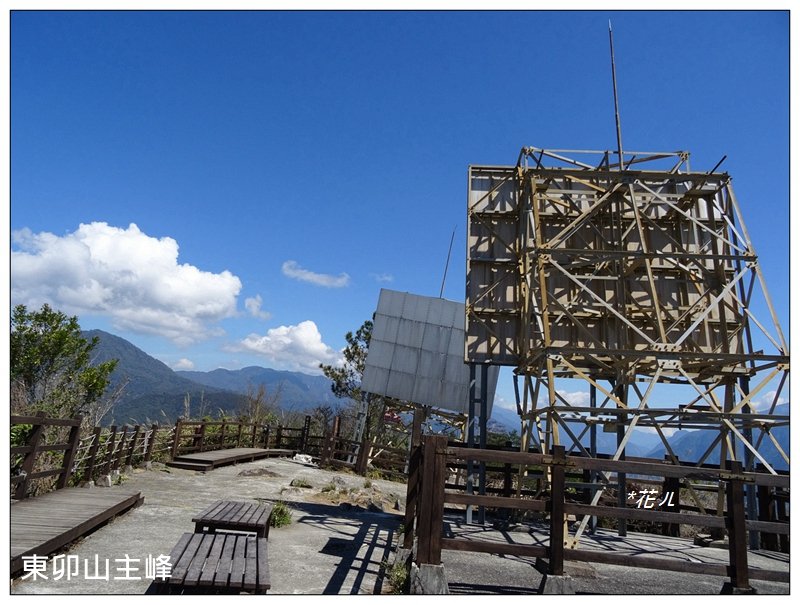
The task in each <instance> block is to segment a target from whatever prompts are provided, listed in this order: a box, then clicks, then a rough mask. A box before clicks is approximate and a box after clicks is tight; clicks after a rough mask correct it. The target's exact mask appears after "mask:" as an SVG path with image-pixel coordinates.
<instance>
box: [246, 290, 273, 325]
mask: <svg viewBox="0 0 800 605" xmlns="http://www.w3.org/2000/svg"><path fill="white" fill-rule="evenodd" d="M263 302H264V301H262V300H261V295H260V294H257V295H256V296H255V298H253V297H250V298H245V299H244V308H245V309H247V312H248V313H250V315H252V316H253V317H256V318H258V319H269V318H270V317H272V313H270V312H268V311H262V310H261V304H262V303H263Z"/></svg>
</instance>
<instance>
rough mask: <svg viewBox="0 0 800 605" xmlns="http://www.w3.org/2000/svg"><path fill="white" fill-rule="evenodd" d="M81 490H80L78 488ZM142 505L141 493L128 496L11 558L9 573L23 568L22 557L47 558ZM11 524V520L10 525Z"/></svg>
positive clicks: (12, 573) (142, 497) (14, 572)
mask: <svg viewBox="0 0 800 605" xmlns="http://www.w3.org/2000/svg"><path fill="white" fill-rule="evenodd" d="M79 489H82V488H79ZM142 503H144V496H142V492H136V493H133V494H130V495H129V496H128V497H127V498H125V499H124V500H122V501H120V502H118V503H117V504H115V505H113V506H111V507H110V508H107V509H105V510H104V511H101V512H99V513H98V514H96V515H94V516H93V517H90V518H89V519H87V520H86V521H84V522H83V523H80V524H78V525H77V526H75V527H73V528H71V529H69V530H67V531H65V532H62V533H61V534H58V535H57V536H54V537H53V538H51V539H50V540H47V541H46V542H43V543H42V544H39V545H38V546H35V547H33V548H31V549H29V550H27V551H25V552H23V553H20V554H18V555H16V556H12V557H11V567H10V573H11V575H14V574H16V573H18V572H20V571H22V568H23V566H24V562H23V560H22V558H23V557H29V556H31V555H34V554H36V555H41V556H49V555H50V554H51V553H53V552H55V551H57V550H58V549H60V548H62V547H64V546H67V545H68V544H70V543H72V542H74V541H75V540H77V539H78V538H81V537H83V536H85V535H86V534H88V533H89V532H91V531H92V530H94V529H96V528H98V527H100V526H102V525H103V524H104V523H106V522H107V521H109V520H111V519H112V518H113V517H115V516H117V515H119V514H121V513H124V512H127V511H129V510H131V509H134V508H137V507H138V506H141V504H142ZM11 524H13V520H11V522H10V524H9V527H10V525H11Z"/></svg>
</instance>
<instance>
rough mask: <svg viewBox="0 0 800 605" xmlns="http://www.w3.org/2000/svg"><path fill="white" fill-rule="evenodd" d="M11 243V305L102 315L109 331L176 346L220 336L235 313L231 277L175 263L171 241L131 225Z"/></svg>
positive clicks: (18, 237) (17, 235)
mask: <svg viewBox="0 0 800 605" xmlns="http://www.w3.org/2000/svg"><path fill="white" fill-rule="evenodd" d="M11 242H12V250H11V299H12V302H13V304H24V305H26V306H28V307H30V308H38V307H40V306H41V305H42V304H44V303H48V304H50V305H51V306H53V307H55V308H57V309H59V310H61V311H64V312H65V313H69V314H74V315H78V316H81V315H83V314H93V315H102V316H107V317H109V318H110V319H111V322H112V324H113V325H114V326H115V327H116V328H119V329H123V330H130V331H132V332H137V333H145V334H156V335H159V336H163V337H165V338H168V339H170V340H172V341H173V342H175V343H176V344H179V345H189V344H192V343H195V342H197V341H200V340H203V339H205V338H208V337H210V336H214V335H219V334H221V333H222V330H221V329H220V328H219V327H218V326H216V325H215V324H216V323H217V322H219V321H220V320H222V319H225V318H227V317H233V316H235V315H236V299H237V296H238V294H239V291H240V290H241V287H242V284H241V281H240V280H239V278H238V277H236V276H235V275H233V274H232V273H231V272H229V271H222V272H221V273H211V272H208V271H202V270H200V269H199V268H197V267H195V266H193V265H190V264H187V263H183V264H179V263H178V243H177V242H176V241H175V240H174V239H172V238H171V237H161V238H156V237H151V236H149V235H147V234H145V233H143V232H142V231H140V230H139V228H138V227H137V226H136V225H135V224H133V223H131V224H130V225H129V226H128V227H127V228H126V229H123V228H118V227H113V226H110V225H108V224H107V223H104V222H94V223H90V224H81V225H80V226H79V227H78V229H77V230H76V231H74V232H72V233H67V234H65V235H63V236H58V235H54V234H52V233H47V232H41V233H33V232H31V230H29V229H21V230H19V231H15V232H13V233H12V234H11Z"/></svg>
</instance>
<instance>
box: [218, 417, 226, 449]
mask: <svg viewBox="0 0 800 605" xmlns="http://www.w3.org/2000/svg"><path fill="white" fill-rule="evenodd" d="M226 428H227V424H226V423H225V419H224V418H223V419H222V426H221V427H220V430H219V448H220V449H221V450H224V449H225V429H226Z"/></svg>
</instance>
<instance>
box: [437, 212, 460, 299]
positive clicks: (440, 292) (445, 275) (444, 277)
mask: <svg viewBox="0 0 800 605" xmlns="http://www.w3.org/2000/svg"><path fill="white" fill-rule="evenodd" d="M455 238H456V228H455V227H453V235H451V236H450V247H449V248H448V249H447V260H446V261H445V263H444V276H442V288H441V290H439V298H442V296H443V295H444V280H446V279H447V267H449V266H450V253H451V252H452V251H453V240H454V239H455Z"/></svg>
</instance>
